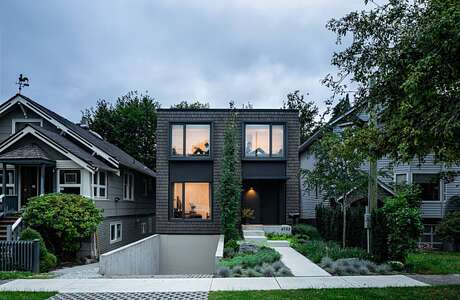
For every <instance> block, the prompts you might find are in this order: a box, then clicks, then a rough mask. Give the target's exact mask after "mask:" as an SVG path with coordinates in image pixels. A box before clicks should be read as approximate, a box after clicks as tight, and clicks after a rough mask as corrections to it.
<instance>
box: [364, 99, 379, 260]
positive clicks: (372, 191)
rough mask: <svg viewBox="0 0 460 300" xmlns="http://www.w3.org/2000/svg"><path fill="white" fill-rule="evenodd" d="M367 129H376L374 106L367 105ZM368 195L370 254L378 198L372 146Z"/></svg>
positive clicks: (368, 242)
mask: <svg viewBox="0 0 460 300" xmlns="http://www.w3.org/2000/svg"><path fill="white" fill-rule="evenodd" d="M368 126H369V128H374V129H375V128H377V112H376V110H375V106H371V105H369V120H368ZM368 174H369V175H368V176H369V177H368V194H367V207H366V216H365V222H364V223H365V227H366V229H367V230H366V231H367V252H368V253H370V252H371V241H372V234H371V219H372V215H373V214H374V212H375V210H376V209H377V197H378V186H377V158H376V157H375V154H374V153H373V151H372V145H369V173H368Z"/></svg>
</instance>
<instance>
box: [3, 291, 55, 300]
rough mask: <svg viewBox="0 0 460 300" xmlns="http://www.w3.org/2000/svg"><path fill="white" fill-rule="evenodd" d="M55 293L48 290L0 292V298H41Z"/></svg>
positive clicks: (36, 299) (14, 299) (19, 299)
mask: <svg viewBox="0 0 460 300" xmlns="http://www.w3.org/2000/svg"><path fill="white" fill-rule="evenodd" d="M54 295H56V293H49V292H0V300H42V299H48V298H49V297H51V296H54Z"/></svg>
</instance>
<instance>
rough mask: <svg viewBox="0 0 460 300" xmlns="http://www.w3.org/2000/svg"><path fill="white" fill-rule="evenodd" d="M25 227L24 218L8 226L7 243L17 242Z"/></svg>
mask: <svg viewBox="0 0 460 300" xmlns="http://www.w3.org/2000/svg"><path fill="white" fill-rule="evenodd" d="M22 227H23V222H22V217H21V218H19V219H17V220H16V222H14V224H13V225H8V226H7V227H6V240H7V241H17V240H19V236H20V234H21V231H22Z"/></svg>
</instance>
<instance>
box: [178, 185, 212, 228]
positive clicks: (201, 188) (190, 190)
mask: <svg viewBox="0 0 460 300" xmlns="http://www.w3.org/2000/svg"><path fill="white" fill-rule="evenodd" d="M171 195H172V202H173V203H172V208H173V212H172V217H173V218H181V219H200V220H209V219H210V218H211V213H210V211H211V184H210V183H209V182H174V183H172V193H171Z"/></svg>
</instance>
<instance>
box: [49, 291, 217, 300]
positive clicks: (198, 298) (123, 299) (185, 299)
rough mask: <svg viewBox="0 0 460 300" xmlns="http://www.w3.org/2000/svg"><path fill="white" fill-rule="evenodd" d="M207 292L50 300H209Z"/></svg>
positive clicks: (86, 295) (85, 295)
mask: <svg viewBox="0 0 460 300" xmlns="http://www.w3.org/2000/svg"><path fill="white" fill-rule="evenodd" d="M207 299H208V293H207V292H167V293H164V292H155V293H63V294H58V295H56V296H53V297H51V298H49V299H48V300H207Z"/></svg>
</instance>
